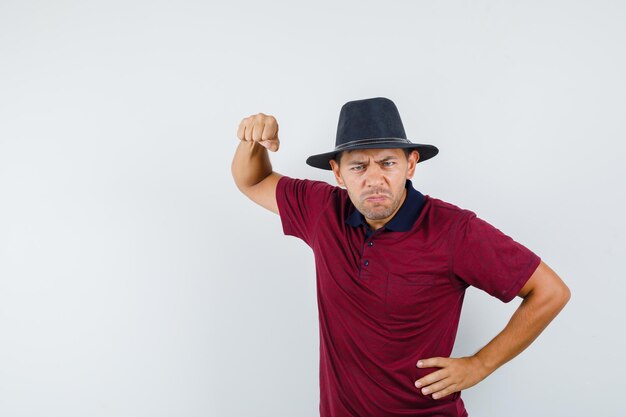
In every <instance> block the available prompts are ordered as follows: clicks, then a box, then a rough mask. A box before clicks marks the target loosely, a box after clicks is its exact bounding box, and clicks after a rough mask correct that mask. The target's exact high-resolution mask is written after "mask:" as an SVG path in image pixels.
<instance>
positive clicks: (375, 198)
mask: <svg viewBox="0 0 626 417" xmlns="http://www.w3.org/2000/svg"><path fill="white" fill-rule="evenodd" d="M387 198H389V197H387V196H386V195H382V194H378V195H373V196H371V197H367V198H366V199H365V201H371V202H372V203H376V202H379V201H384V200H385V199H387Z"/></svg>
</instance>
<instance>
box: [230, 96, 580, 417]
mask: <svg viewBox="0 0 626 417" xmlns="http://www.w3.org/2000/svg"><path fill="white" fill-rule="evenodd" d="M237 136H238V137H239V139H240V140H241V142H240V143H239V146H238V148H237V151H236V153H235V156H234V159H233V162H232V174H233V177H234V179H235V183H236V184H237V187H238V188H239V189H240V190H241V191H242V192H243V193H244V194H245V195H246V196H248V197H249V198H250V199H252V200H253V201H255V202H256V203H258V204H259V205H261V206H263V207H265V208H267V209H268V210H271V211H273V212H274V213H277V214H279V215H280V218H281V222H282V227H283V232H284V233H285V234H286V235H292V236H295V237H298V238H300V239H302V240H303V241H304V242H306V243H307V244H308V245H309V246H310V247H311V248H312V250H313V253H314V255H315V265H316V275H317V296H318V309H319V318H320V349H321V351H320V415H321V417H331V416H333V417H393V416H408V415H411V416H450V417H452V416H454V417H462V416H467V415H468V414H467V411H466V410H465V407H464V404H463V401H462V400H461V397H460V391H461V390H463V389H466V388H469V387H471V386H473V385H475V384H477V383H479V382H480V381H482V380H483V379H484V378H486V377H487V376H488V375H489V374H491V373H492V372H494V371H495V370H496V369H497V368H498V367H500V366H502V365H503V364H504V363H506V362H507V361H509V360H510V359H512V358H513V357H515V356H516V355H518V354H519V353H520V352H521V351H522V350H524V349H525V348H526V347H527V346H528V345H529V344H530V343H531V342H532V341H533V340H534V339H535V338H536V337H537V336H538V335H539V334H540V333H541V332H542V331H543V329H544V328H545V327H546V326H547V325H548V324H549V323H550V321H551V320H552V319H553V318H554V317H555V316H556V315H557V314H558V313H559V312H560V311H561V309H562V308H563V307H564V306H565V304H566V303H567V301H568V300H569V298H570V292H569V289H568V287H567V286H566V285H565V284H564V283H563V281H562V280H561V279H560V278H559V277H558V276H557V274H556V273H555V272H554V271H553V270H552V269H550V267H548V265H546V264H545V263H544V262H543V261H541V259H540V258H539V256H537V255H536V254H534V253H533V252H532V251H530V250H529V249H528V248H526V247H525V246H523V245H521V244H520V243H518V242H516V241H514V240H513V239H511V238H510V237H509V236H507V235H505V234H503V233H502V232H501V231H500V230H498V229H497V228H495V227H493V226H492V225H490V224H488V223H487V222H485V221H484V220H482V219H480V218H478V217H477V216H476V215H475V213H474V212H472V211H470V210H466V209H461V208H459V207H457V206H455V205H453V204H450V203H447V202H444V201H442V200H439V199H437V198H434V197H431V196H428V195H423V194H421V193H420V192H419V191H417V190H416V189H414V188H413V186H412V182H411V178H412V177H413V174H414V172H415V167H416V164H417V163H419V162H423V161H425V160H427V159H430V158H432V157H434V156H435V155H436V154H437V153H438V149H437V148H436V147H434V146H432V145H425V144H416V143H413V142H411V141H409V140H408V139H407V138H406V135H405V132H404V127H403V125H402V121H401V119H400V115H399V112H398V110H397V108H396V106H395V104H394V103H393V102H392V101H391V100H389V99H387V98H383V97H376V98H371V99H365V100H356V101H350V102H348V103H346V104H345V105H344V106H343V107H342V109H341V112H340V116H339V123H338V128H337V137H336V142H335V149H334V150H333V151H331V152H327V153H323V154H318V155H313V156H311V157H309V158H308V159H307V163H308V164H309V165H311V166H313V167H317V168H320V169H327V170H332V171H333V173H334V175H335V178H336V180H337V183H338V184H339V185H340V186H342V187H345V189H344V188H342V187H337V186H332V185H330V184H327V183H326V182H323V181H314V180H308V179H297V178H290V177H288V176H283V175H281V174H278V173H276V172H274V171H273V170H272V166H271V164H270V161H269V157H268V153H267V149H269V150H271V151H274V152H275V151H277V150H278V148H279V143H280V142H279V139H278V123H277V122H276V119H275V118H274V117H272V116H269V115H265V114H263V113H259V114H257V115H254V116H250V117H247V118H245V119H243V120H242V122H241V124H240V125H239V129H238V132H237ZM470 285H472V286H475V287H477V288H480V289H482V290H484V291H486V292H487V293H489V294H491V295H492V296H494V297H497V298H498V299H500V300H502V301H504V302H509V301H511V300H512V299H513V298H515V296H516V295H517V296H519V297H521V298H523V301H522V302H521V304H520V306H519V307H518V309H517V310H516V311H515V313H514V314H513V316H512V317H511V319H510V321H509V323H508V324H507V326H506V327H505V328H504V329H503V330H502V332H500V334H498V335H497V336H496V337H495V338H494V339H493V340H491V341H490V342H489V343H487V344H486V345H485V346H484V347H483V348H482V349H480V350H479V351H478V352H476V353H475V354H473V355H471V356H467V357H461V358H450V357H449V355H450V353H451V352H452V348H453V345H454V339H455V336H456V331H457V326H458V322H459V317H460V313H461V305H462V302H463V297H464V294H465V289H466V288H467V287H468V286H470Z"/></svg>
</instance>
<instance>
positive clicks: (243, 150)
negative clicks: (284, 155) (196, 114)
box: [231, 113, 282, 214]
mask: <svg viewBox="0 0 626 417" xmlns="http://www.w3.org/2000/svg"><path fill="white" fill-rule="evenodd" d="M237 137H238V138H239V140H240V142H239V146H237V150H236V151H235V156H234V157H233V162H232V164H231V172H232V174H233V179H234V180H235V184H236V185H237V188H239V190H240V191H241V192H242V193H243V194H245V195H246V196H247V197H248V198H250V199H251V200H252V201H254V202H255V203H257V204H259V205H260V206H262V207H265V208H266V209H268V210H270V211H272V212H274V213H276V214H278V204H277V203H276V184H278V180H279V178H280V177H282V175H280V174H279V173H277V172H274V171H273V170H272V164H271V162H270V158H269V155H268V153H267V150H268V149H269V150H271V151H272V152H276V151H277V150H278V148H279V146H280V140H279V139H278V122H277V121H276V119H275V118H274V117H273V116H270V115H266V114H263V113H258V114H255V115H252V116H249V117H246V118H244V119H243V120H242V121H241V123H240V124H239V128H238V129H237Z"/></svg>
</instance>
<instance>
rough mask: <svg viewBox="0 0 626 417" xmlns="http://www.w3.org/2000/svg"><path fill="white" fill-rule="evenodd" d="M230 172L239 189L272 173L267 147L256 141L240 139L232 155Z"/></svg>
mask: <svg viewBox="0 0 626 417" xmlns="http://www.w3.org/2000/svg"><path fill="white" fill-rule="evenodd" d="M231 172H232V174H233V178H234V180H235V184H237V187H238V188H239V189H240V190H243V189H245V188H248V187H251V186H253V185H256V184H258V183H259V182H260V181H262V180H263V179H264V178H265V177H267V176H268V175H270V174H271V173H272V164H271V162H270V158H269V155H268V151H267V149H266V148H265V147H263V146H262V145H260V144H259V143H258V142H256V141H246V140H242V141H240V142H239V146H237V150H236V151H235V156H234V157H233V162H232V164H231Z"/></svg>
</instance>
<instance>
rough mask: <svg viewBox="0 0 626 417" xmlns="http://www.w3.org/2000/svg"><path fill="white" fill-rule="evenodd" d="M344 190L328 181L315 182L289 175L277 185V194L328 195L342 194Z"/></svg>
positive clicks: (283, 177)
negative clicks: (303, 193)
mask: <svg viewBox="0 0 626 417" xmlns="http://www.w3.org/2000/svg"><path fill="white" fill-rule="evenodd" d="M342 191H345V190H343V189H342V188H341V187H338V186H336V185H331V184H329V183H327V182H326V181H321V180H314V179H308V178H296V177H290V176H288V175H283V176H282V177H281V178H280V179H279V180H278V183H277V189H276V192H277V193H278V192H281V193H287V194H288V193H290V192H292V193H293V192H305V193H321V194H326V195H331V194H341V192H342Z"/></svg>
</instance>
